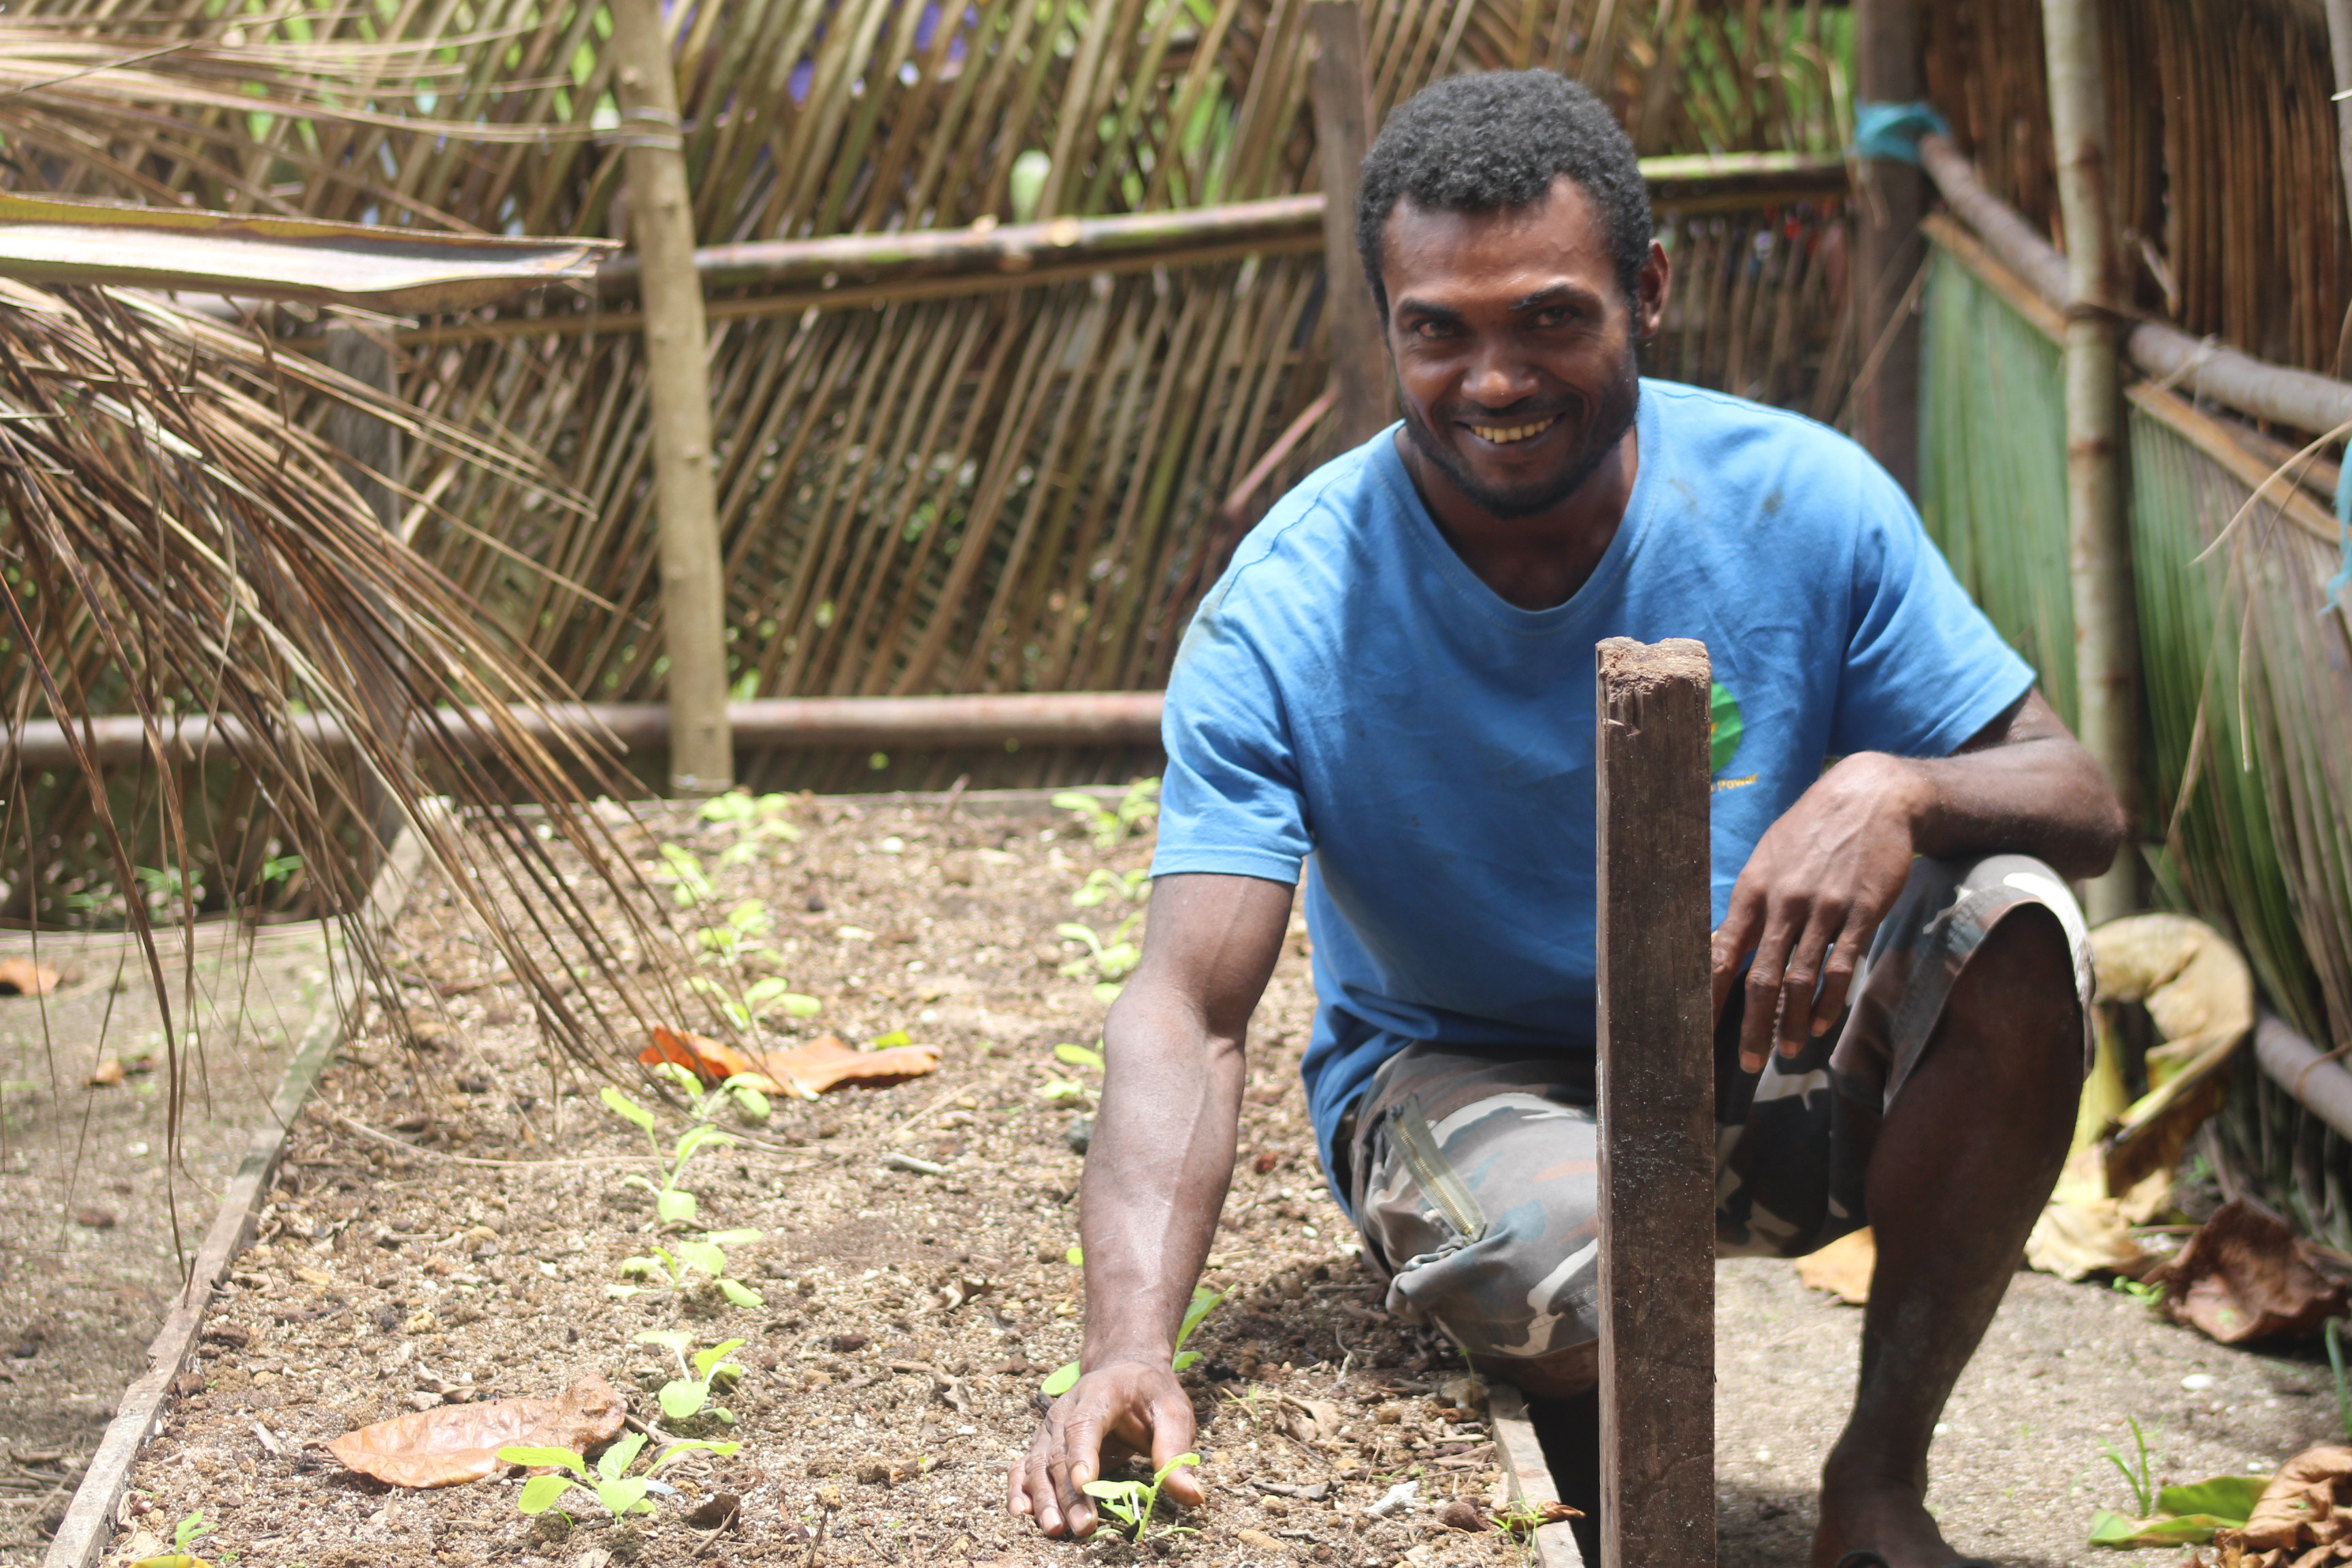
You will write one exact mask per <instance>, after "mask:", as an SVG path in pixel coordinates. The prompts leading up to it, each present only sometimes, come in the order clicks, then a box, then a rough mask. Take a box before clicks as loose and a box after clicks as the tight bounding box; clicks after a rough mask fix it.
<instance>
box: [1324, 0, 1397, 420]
mask: <svg viewBox="0 0 2352 1568" xmlns="http://www.w3.org/2000/svg"><path fill="white" fill-rule="evenodd" d="M1307 26H1308V27H1309V28H1311V29H1312V30H1313V32H1314V36H1315V76H1314V80H1313V83H1312V85H1311V87H1310V89H1309V90H1310V92H1311V93H1312V95H1313V97H1314V100H1315V144H1316V151H1317V153H1318V156H1319V158H1320V160H1321V165H1322V172H1323V314H1324V316H1325V318H1326V319H1327V320H1328V321H1329V322H1330V326H1331V386H1332V390H1333V391H1334V392H1335V393H1337V394H1338V402H1337V403H1336V404H1335V405H1334V406H1333V408H1332V415H1333V420H1332V431H1333V434H1334V436H1335V437H1336V444H1337V445H1338V446H1339V447H1343V448H1344V447H1355V446H1360V445H1361V444H1362V443H1364V442H1366V441H1369V440H1370V439H1371V438H1372V437H1374V436H1375V435H1377V434H1379V432H1380V430H1381V427H1382V426H1385V425H1387V424H1388V422H1389V420H1390V418H1391V411H1392V410H1393V408H1394V407H1395V399H1394V398H1392V397H1391V395H1389V357H1388V346H1387V344H1388V340H1387V324H1386V323H1385V322H1383V321H1381V316H1380V312H1379V311H1378V310H1375V309H1374V308H1373V305H1372V294H1371V289H1370V285H1368V284H1367V283H1366V282H1365V279H1364V263H1363V259H1362V258H1361V257H1360V256H1359V255H1358V254H1357V253H1356V192H1357V189H1358V188H1359V186H1360V183H1361V177H1362V174H1363V168H1364V152H1365V150H1366V149H1367V148H1369V147H1370V145H1371V120H1372V116H1371V108H1370V101H1369V99H1368V97H1367V91H1366V82H1365V74H1364V13H1363V10H1362V8H1361V7H1360V5H1358V4H1357V0H1310V3H1309V4H1308V5H1307Z"/></svg>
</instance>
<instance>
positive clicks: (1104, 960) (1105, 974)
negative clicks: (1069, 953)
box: [1054, 915, 1143, 980]
mask: <svg viewBox="0 0 2352 1568" xmlns="http://www.w3.org/2000/svg"><path fill="white" fill-rule="evenodd" d="M1142 918H1143V917H1142V916H1141V915H1129V916H1128V917H1127V919H1125V920H1123V921H1119V922H1118V930H1117V931H1113V932H1111V933H1110V941H1109V942H1104V941H1103V939H1102V938H1100V937H1098V936H1097V935H1096V934H1095V931H1094V928H1093V927H1092V926H1089V925H1086V924H1083V923H1081V922H1079V921H1063V922H1062V923H1061V924H1060V925H1057V926H1055V928H1054V934H1055V935H1056V936H1059V937H1063V938H1065V939H1066V940H1068V941H1070V942H1079V943H1082V944H1083V945H1084V946H1085V947H1086V950H1087V951H1086V953H1085V955H1084V956H1082V957H1078V958H1074V959H1072V960H1070V962H1069V963H1065V964H1063V965H1062V966H1061V969H1060V971H1059V973H1062V974H1063V975H1065V976H1066V977H1067V978H1069V979H1072V980H1084V979H1085V978H1086V977H1087V971H1088V970H1092V971H1093V972H1094V973H1096V974H1097V975H1099V976H1100V977H1101V978H1103V979H1104V980H1120V979H1124V978H1125V977H1126V976H1127V973H1128V972H1129V971H1130V970H1132V969H1133V968H1134V967H1135V966H1136V963H1138V962H1139V960H1140V959H1141V958H1142V957H1143V950H1142V949H1141V948H1139V947H1138V946H1136V945H1135V943H1133V942H1129V941H1128V940H1127V933H1128V932H1129V931H1132V930H1134V929H1135V922H1136V921H1139V920H1141V919H1142Z"/></svg>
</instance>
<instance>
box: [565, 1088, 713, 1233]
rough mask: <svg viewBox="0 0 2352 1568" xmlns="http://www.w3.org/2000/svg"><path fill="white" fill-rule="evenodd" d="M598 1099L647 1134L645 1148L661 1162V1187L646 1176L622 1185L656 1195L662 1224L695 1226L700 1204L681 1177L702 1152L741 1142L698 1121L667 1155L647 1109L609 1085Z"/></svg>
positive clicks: (629, 1177)
mask: <svg viewBox="0 0 2352 1568" xmlns="http://www.w3.org/2000/svg"><path fill="white" fill-rule="evenodd" d="M598 1097H599V1098H600V1099H602V1100H604V1104H605V1106H606V1108H607V1109H609V1110H611V1111H612V1112H613V1114H614V1115H615V1116H618V1117H620V1118H621V1119H622V1120H624V1121H627V1122H629V1123H630V1124H632V1125H633V1126H635V1127H636V1128H637V1129H638V1130H639V1131H642V1132H644V1133H645V1135H646V1145H647V1146H648V1147H650V1148H651V1149H652V1150H653V1152H654V1154H655V1157H656V1158H657V1159H659V1160H660V1161H661V1162H662V1179H661V1184H659V1185H658V1186H656V1184H654V1183H653V1182H652V1181H650V1180H649V1179H647V1178H646V1177H644V1176H625V1177H623V1178H622V1182H623V1184H625V1185H628V1186H633V1187H643V1188H645V1190H646V1191H647V1192H649V1193H651V1194H653V1195H654V1214H655V1216H656V1218H658V1219H659V1220H660V1221H661V1223H662V1224H664V1225H692V1224H693V1223H694V1218H695V1213H696V1211H697V1209H698V1206H699V1205H698V1203H697V1200H696V1198H695V1195H694V1194H692V1193H691V1192H688V1190H687V1189H685V1188H684V1187H681V1186H679V1185H678V1178H679V1177H681V1176H683V1175H685V1174H686V1167H687V1164H688V1162H690V1161H691V1160H692V1159H693V1158H694V1156H695V1155H696V1154H697V1153H698V1152H701V1151H702V1150H704V1149H707V1148H709V1147H710V1146H711V1145H712V1144H714V1143H715V1144H718V1145H719V1146H721V1147H725V1146H728V1145H730V1144H733V1143H735V1142H740V1140H738V1139H737V1138H736V1137H735V1136H734V1135H733V1134H732V1133H729V1132H723V1131H719V1129H718V1128H716V1127H713V1126H712V1125H710V1123H709V1122H707V1121H704V1122H698V1123H697V1124H696V1125H694V1126H692V1127H689V1128H688V1129H687V1130H686V1131H684V1132H681V1133H679V1134H678V1137H677V1142H676V1143H674V1144H672V1145H671V1146H670V1148H669V1151H668V1152H667V1153H665V1152H663V1150H662V1146H661V1142H660V1141H659V1140H658V1139H657V1138H656V1137H655V1135H654V1113H653V1112H652V1111H650V1110H646V1108H645V1107H644V1106H642V1105H639V1104H638V1103H637V1102H636V1101H635V1100H631V1099H630V1098H629V1097H628V1096H627V1095H625V1094H623V1093H622V1092H621V1091H620V1090H619V1089H614V1087H613V1086H612V1085H610V1084H606V1085H605V1086H604V1088H603V1089H600V1090H599V1091H598Z"/></svg>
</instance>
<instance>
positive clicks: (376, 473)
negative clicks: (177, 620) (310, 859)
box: [321, 321, 405, 877]
mask: <svg viewBox="0 0 2352 1568" xmlns="http://www.w3.org/2000/svg"><path fill="white" fill-rule="evenodd" d="M325 336H326V346H325V349H324V351H323V353H322V354H321V357H322V358H323V359H324V360H325V361H326V363H327V368H328V369H330V370H332V371H336V372H338V373H340V374H343V375H347V376H349V377H351V378H352V380H353V381H356V382H358V383H359V384H361V385H362V386H367V387H372V388H373V389H374V390H375V391H377V392H381V393H384V394H386V395H391V394H394V393H396V392H398V391H399V389H400V378H399V365H398V363H397V361H396V359H395V357H394V353H393V350H392V347H391V345H390V343H389V342H386V337H387V336H388V334H371V333H368V332H364V331H361V330H360V329H359V328H358V327H356V326H354V325H352V323H351V322H349V321H329V322H328V323H327V331H326V334H325ZM326 435H327V444H328V445H329V446H330V447H333V448H334V449H335V450H336V451H337V452H339V453H341V455H342V458H343V459H344V463H343V468H344V477H346V478H347V479H350V480H351V481H352V486H353V488H355V489H357V490H358V491H359V492H360V499H361V500H363V501H365V502H366V503H367V507H368V510H370V511H372V512H373V513H374V514H375V520H376V521H377V522H379V523H381V524H383V530H384V531H385V532H387V533H396V532H398V531H399V530H400V497H399V494H398V492H396V491H395V490H394V489H393V481H394V480H395V479H398V478H399V476H400V464H401V451H400V432H399V431H398V430H396V429H394V427H393V426H392V425H391V423H390V422H389V421H386V420H383V419H379V418H377V417H376V416H374V415H373V414H370V413H369V412H368V411H367V410H365V409H364V408H360V407H355V406H353V405H351V404H348V403H338V404H336V405H334V406H333V407H332V408H331V410H330V411H329V412H328V415H327V431H326ZM379 608H380V609H382V610H383V611H384V612H385V614H386V616H387V618H390V617H391V616H395V615H397V613H398V611H397V607H396V606H390V605H380V606H379ZM362 698H363V700H365V702H366V704H367V707H368V709H369V715H368V717H369V720H370V722H371V724H372V726H373V729H374V730H375V731H376V733H378V734H384V733H388V732H389V731H392V730H393V728H394V726H396V725H401V724H403V723H404V722H405V714H404V704H403V703H402V702H401V700H400V694H399V692H397V691H396V690H394V689H390V688H389V687H388V686H387V685H383V684H379V683H376V682H369V683H368V684H366V685H364V686H363V687H362ZM358 791H359V809H360V813H361V815H362V816H364V817H365V818H366V819H367V824H368V826H369V827H370V828H371V829H372V830H373V833H374V834H375V839H376V847H377V850H378V851H379V852H380V853H381V852H383V851H386V850H389V849H390V847H391V846H392V841H393V839H394V837H397V836H398V835H399V832H400V827H401V817H400V802H399V801H398V799H397V798H395V797H394V795H393V793H392V792H391V791H390V790H388V789H386V788H385V787H384V786H383V780H381V779H379V778H377V777H376V776H375V775H374V774H373V773H371V772H369V771H367V770H366V769H364V768H362V769H361V770H360V776H359V782H358ZM374 874H375V869H374V865H373V862H371V863H370V864H369V865H368V866H367V867H366V868H364V875H365V876H367V877H373V875H374Z"/></svg>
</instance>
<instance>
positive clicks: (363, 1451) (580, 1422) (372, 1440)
mask: <svg viewBox="0 0 2352 1568" xmlns="http://www.w3.org/2000/svg"><path fill="white" fill-rule="evenodd" d="M628 1412H629V1406H628V1402H627V1401H625V1400H624V1399H623V1398H622V1397H621V1396H620V1394H617V1393H615V1392H614V1389H613V1385H612V1384H609V1383H606V1382H605V1381H604V1379H603V1378H601V1377H595V1376H589V1377H583V1378H582V1379H581V1380H580V1381H579V1382H578V1383H575V1384H572V1386H571V1387H570V1388H567V1389H565V1390H564V1391H563V1397H562V1398H561V1399H494V1400H491V1401H489V1402H488V1404H484V1405H442V1406H440V1407H438V1408H436V1409H433V1410H426V1411H422V1412H420V1413H418V1414H416V1415H402V1416H397V1417H395V1418H394V1419H393V1420H390V1421H379V1422H377V1423H375V1425H373V1426H362V1427H361V1428H360V1429H359V1430H357V1431H356V1432H346V1433H344V1434H343V1435H342V1436H340V1437H338V1438H336V1439H335V1440H334V1441H333V1442H331V1443H330V1444H328V1445H327V1451H328V1452H330V1453H331V1454H333V1455H334V1456H335V1458H338V1459H341V1461H342V1462H343V1464H344V1466H345V1467H346V1468H350V1469H354V1470H357V1471H359V1472H360V1473H361V1474H362V1475H368V1476H373V1477H374V1478H375V1479H378V1480H380V1481H388V1482H390V1483H391V1484H392V1485H394V1486H396V1487H418V1488H424V1487H454V1486H458V1485H461V1484H463V1483H464V1482H467V1481H478V1480H480V1479H482V1478H483V1477H484V1476H487V1475H489V1474H491V1473H492V1472H493V1471H495V1470H497V1469H498V1468H499V1458H498V1456H499V1449H500V1448H503V1447H509V1446H512V1447H519V1448H571V1449H574V1450H577V1451H579V1452H582V1453H585V1452H587V1451H588V1450H589V1449H591V1448H594V1447H599V1446H601V1445H603V1444H605V1443H609V1442H611V1441H612V1440H613V1439H614V1437H616V1436H619V1435H620V1431H621V1423H622V1420H623V1418H624V1417H625V1416H626V1415H628Z"/></svg>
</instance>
